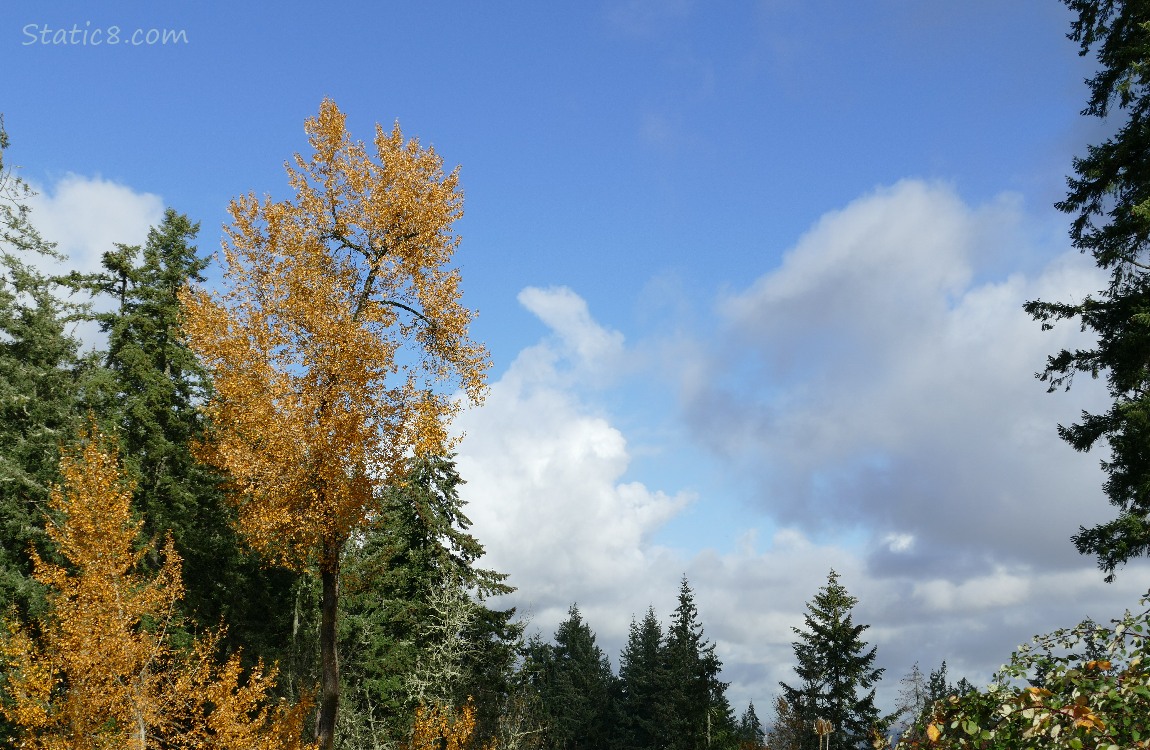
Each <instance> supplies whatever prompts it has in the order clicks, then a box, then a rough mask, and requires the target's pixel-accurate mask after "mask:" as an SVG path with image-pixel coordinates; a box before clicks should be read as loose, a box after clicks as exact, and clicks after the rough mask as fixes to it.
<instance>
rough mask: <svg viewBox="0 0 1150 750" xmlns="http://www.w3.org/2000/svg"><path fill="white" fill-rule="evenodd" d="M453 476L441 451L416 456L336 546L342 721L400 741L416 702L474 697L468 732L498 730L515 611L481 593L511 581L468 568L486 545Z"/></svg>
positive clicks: (443, 703)
mask: <svg viewBox="0 0 1150 750" xmlns="http://www.w3.org/2000/svg"><path fill="white" fill-rule="evenodd" d="M461 484H463V480H462V479H461V478H460V477H459V474H458V472H457V471H456V468H455V464H454V462H453V461H452V460H451V458H450V457H446V458H444V457H429V456H425V457H419V458H413V459H412V461H411V463H410V468H409V471H408V474H407V477H406V479H405V481H403V482H401V483H397V484H395V485H394V486H391V487H389V488H388V489H387V490H386V491H385V494H386V497H385V498H384V500H383V501H382V503H381V512H380V515H379V517H378V518H377V519H376V522H375V523H374V524H373V525H371V526H370V527H368V528H367V529H366V530H365V531H364V532H363V533H362V534H361V535H360V537H359V539H358V540H357V542H356V543H355V544H351V545H349V547H348V550H347V551H346V553H345V556H344V560H343V562H342V566H343V569H344V581H343V583H344V587H345V588H344V594H343V597H344V599H343V601H344V606H343V610H344V611H343V616H342V618H341V619H342V622H341V626H340V649H341V653H342V654H343V655H344V660H345V664H346V666H345V669H344V670H343V675H344V676H343V682H344V690H343V693H344V695H345V697H346V700H347V703H346V705H345V708H346V709H347V710H346V711H344V712H341V716H342V717H344V718H342V719H341V721H344V722H345V723H356V724H357V725H359V726H361V727H367V728H369V729H370V730H371V731H372V732H373V733H374V734H376V735H381V734H382V735H385V736H387V737H390V738H392V739H393V740H395V741H405V740H406V739H407V737H406V732H407V730H408V728H409V727H410V726H411V724H412V719H413V718H414V715H415V710H416V709H417V708H418V707H419V705H421V704H423V705H425V706H428V707H434V708H435V709H437V710H440V711H449V710H452V709H454V708H455V707H458V706H462V705H464V704H465V703H466V702H467V701H468V699H472V700H473V705H474V708H475V710H476V717H475V718H476V721H477V726H476V728H475V733H474V736H475V738H476V739H477V740H483V739H485V738H487V737H489V736H492V735H493V734H495V733H496V729H495V724H496V722H497V721H498V711H499V708H500V706H501V705H502V704H503V702H504V699H505V696H506V695H507V694H508V692H509V690H510V687H509V681H510V679H511V673H512V672H513V669H514V664H515V661H516V658H517V646H518V644H519V641H520V639H521V636H522V630H523V628H522V626H521V625H519V624H516V623H512V622H511V619H512V617H514V615H515V610H514V609H507V610H497V609H492V608H490V607H488V606H486V605H485V604H484V603H483V602H484V600H485V599H486V598H488V597H490V596H498V595H501V594H507V593H510V592H512V591H514V589H513V588H512V587H511V586H508V585H507V584H506V583H504V581H505V579H506V575H505V574H502V573H496V572H495V571H491V570H486V569H482V568H477V567H475V563H476V561H477V560H478V559H479V558H480V557H481V556H482V555H483V546H482V544H481V543H480V542H479V541H478V540H477V539H476V538H475V537H474V536H472V535H471V534H470V533H468V531H467V529H468V528H469V527H470V526H471V521H470V520H469V519H468V518H467V516H466V515H465V514H464V512H463V506H464V502H463V500H462V499H461V498H460V497H459V492H458V487H459V486H460V485H461ZM342 734H343V733H341V737H342ZM341 744H342V738H341Z"/></svg>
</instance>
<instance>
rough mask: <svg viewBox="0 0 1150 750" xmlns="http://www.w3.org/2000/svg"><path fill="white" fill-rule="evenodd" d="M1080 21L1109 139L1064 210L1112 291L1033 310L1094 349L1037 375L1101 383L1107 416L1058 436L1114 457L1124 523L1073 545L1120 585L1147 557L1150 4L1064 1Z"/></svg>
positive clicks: (1077, 178)
mask: <svg viewBox="0 0 1150 750" xmlns="http://www.w3.org/2000/svg"><path fill="white" fill-rule="evenodd" d="M1064 2H1065V4H1066V5H1067V6H1068V7H1069V8H1070V9H1071V10H1072V11H1073V12H1074V13H1075V14H1077V18H1076V19H1075V20H1074V22H1073V23H1072V26H1071V33H1070V35H1069V36H1070V38H1071V39H1072V40H1074V41H1075V42H1078V43H1079V54H1080V55H1083V56H1085V55H1087V54H1089V53H1091V52H1096V53H1097V57H1098V62H1099V65H1100V67H1099V70H1098V72H1097V73H1096V74H1095V75H1094V77H1093V78H1091V79H1090V80H1089V81H1088V84H1089V86H1090V97H1089V101H1088V104H1087V106H1086V109H1085V110H1083V114H1084V115H1088V116H1091V117H1098V118H1100V119H1103V120H1106V121H1107V125H1108V128H1107V132H1112V133H1113V135H1110V136H1109V137H1108V138H1106V140H1104V141H1102V142H1101V143H1097V144H1094V145H1091V146H1088V147H1087V151H1086V155H1085V156H1083V157H1080V158H1077V159H1075V160H1074V176H1072V177H1070V178H1069V179H1068V181H1067V182H1068V185H1069V192H1068V193H1067V196H1066V199H1065V200H1063V201H1062V202H1060V203H1058V204H1057V207H1058V208H1059V209H1060V210H1061V211H1064V212H1066V213H1068V214H1071V215H1072V216H1073V221H1072V224H1071V229H1070V237H1071V239H1072V241H1073V243H1074V246H1075V247H1077V248H1078V249H1079V250H1081V251H1082V252H1084V253H1090V254H1091V255H1092V256H1093V258H1094V261H1095V264H1096V265H1097V266H1098V268H1100V269H1102V270H1104V271H1106V272H1108V273H1109V274H1110V281H1109V283H1108V284H1107V286H1106V288H1105V289H1102V290H1100V291H1099V292H1097V293H1096V294H1092V295H1088V296H1087V297H1086V298H1085V299H1082V300H1080V301H1079V300H1075V301H1071V302H1045V301H1041V300H1035V301H1030V302H1027V303H1026V305H1025V309H1026V311H1027V312H1028V313H1030V314H1031V315H1032V316H1033V317H1034V318H1035V319H1036V320H1038V321H1040V322H1041V323H1042V328H1043V330H1047V329H1049V328H1051V327H1053V325H1054V324H1055V323H1056V322H1058V321H1062V320H1077V322H1076V323H1075V325H1076V326H1078V325H1080V326H1081V328H1082V330H1083V331H1086V332H1089V333H1091V334H1092V335H1094V336H1096V337H1097V343H1095V344H1093V345H1091V346H1088V347H1086V348H1082V349H1075V350H1073V351H1071V350H1069V349H1063V350H1062V351H1060V352H1058V353H1057V354H1054V355H1052V356H1050V357H1049V358H1048V359H1047V363H1046V368H1045V370H1044V371H1043V372H1042V373H1040V374H1039V377H1040V378H1041V379H1042V380H1043V381H1045V382H1047V383H1048V384H1049V389H1050V390H1054V389H1056V388H1059V387H1062V386H1065V387H1066V388H1069V387H1070V386H1071V384H1072V382H1073V380H1074V376H1075V375H1076V374H1079V373H1087V374H1089V375H1090V376H1091V377H1094V378H1097V377H1099V376H1100V375H1104V376H1105V379H1106V387H1107V390H1108V391H1109V394H1110V397H1111V405H1110V408H1109V409H1108V410H1106V411H1105V412H1103V413H1100V414H1091V413H1088V412H1085V411H1084V412H1083V413H1082V416H1081V419H1080V420H1079V421H1078V423H1076V424H1072V425H1069V426H1064V425H1059V427H1058V434H1059V435H1060V436H1061V437H1062V439H1063V440H1065V441H1066V442H1067V443H1069V444H1070V445H1071V446H1072V447H1073V448H1074V449H1075V450H1078V451H1088V450H1090V449H1091V448H1093V447H1094V446H1095V445H1097V444H1099V442H1100V441H1101V442H1104V443H1105V444H1106V445H1107V447H1108V449H1109V450H1108V452H1107V454H1108V456H1107V458H1106V459H1105V460H1103V462H1102V468H1103V470H1104V471H1105V472H1106V474H1107V479H1106V481H1105V483H1104V485H1103V489H1104V490H1105V492H1106V496H1107V497H1108V498H1109V500H1110V503H1111V505H1113V506H1115V508H1116V509H1117V516H1116V517H1115V518H1114V519H1112V520H1110V521H1106V522H1104V523H1100V524H1098V525H1097V526H1094V527H1092V528H1089V529H1087V528H1085V527H1082V528H1080V529H1079V531H1078V533H1077V534H1076V535H1075V536H1074V537H1073V542H1074V544H1075V546H1076V547H1077V548H1078V551H1079V552H1081V553H1082V554H1088V555H1092V556H1094V557H1095V558H1096V559H1097V561H1098V566H1099V567H1100V568H1101V569H1102V570H1103V571H1104V572H1105V573H1106V580H1107V581H1112V580H1113V579H1114V575H1115V571H1116V569H1117V568H1118V566H1119V565H1122V564H1123V563H1125V562H1126V561H1127V560H1129V559H1130V558H1132V557H1137V556H1139V555H1144V554H1147V552H1150V452H1148V451H1147V446H1148V445H1150V368H1147V366H1146V363H1147V361H1150V335H1148V333H1150V61H1148V57H1147V49H1150V6H1147V4H1146V3H1145V2H1134V1H1133V0H1064Z"/></svg>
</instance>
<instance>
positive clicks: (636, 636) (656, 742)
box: [617, 607, 670, 750]
mask: <svg viewBox="0 0 1150 750" xmlns="http://www.w3.org/2000/svg"><path fill="white" fill-rule="evenodd" d="M665 656H666V654H665V643H664V638H663V627H662V625H660V624H659V620H658V619H657V618H656V617H655V610H654V608H653V607H649V608H648V609H647V614H646V615H644V616H643V619H642V620H641V621H640V622H635V621H634V620H632V621H631V630H630V633H629V634H628V637H627V645H626V646H625V647H624V649H623V653H622V654H621V656H620V657H619V692H620V707H619V716H620V722H619V728H618V736H617V742H618V745H619V747H620V749H621V750H657V749H658V748H662V747H666V746H667V744H668V742H669V720H670V707H669V706H668V703H667V695H668V688H669V682H668V678H667V667H666V664H665V663H664V658H665Z"/></svg>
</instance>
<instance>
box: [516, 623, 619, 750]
mask: <svg viewBox="0 0 1150 750" xmlns="http://www.w3.org/2000/svg"><path fill="white" fill-rule="evenodd" d="M528 648H529V654H528V657H529V659H530V661H531V663H532V667H531V669H532V671H533V673H534V676H535V681H536V686H537V689H538V691H539V695H540V698H541V701H542V704H543V705H542V708H543V714H544V716H545V717H546V719H545V720H546V722H547V732H546V735H547V742H546V746H547V747H548V748H551V749H552V750H599V749H600V748H605V747H607V746H608V745H609V743H610V740H611V726H610V718H611V716H612V714H613V711H612V708H611V698H612V695H613V693H614V684H613V683H614V680H615V678H614V675H612V673H611V663H610V662H609V661H608V659H607V655H606V654H604V653H603V650H602V649H601V648H599V646H598V645H597V644H596V643H595V633H594V632H592V630H591V628H590V627H589V626H588V625H587V623H586V622H584V621H583V616H582V615H581V614H580V613H579V607H578V606H577V605H575V604H572V605H571V608H570V609H569V610H568V612H567V619H566V620H564V621H563V622H562V623H560V624H559V628H558V630H556V631H555V643H554V644H553V645H552V644H543V643H541V642H539V641H534V642H532V643H530V644H529V645H528Z"/></svg>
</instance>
